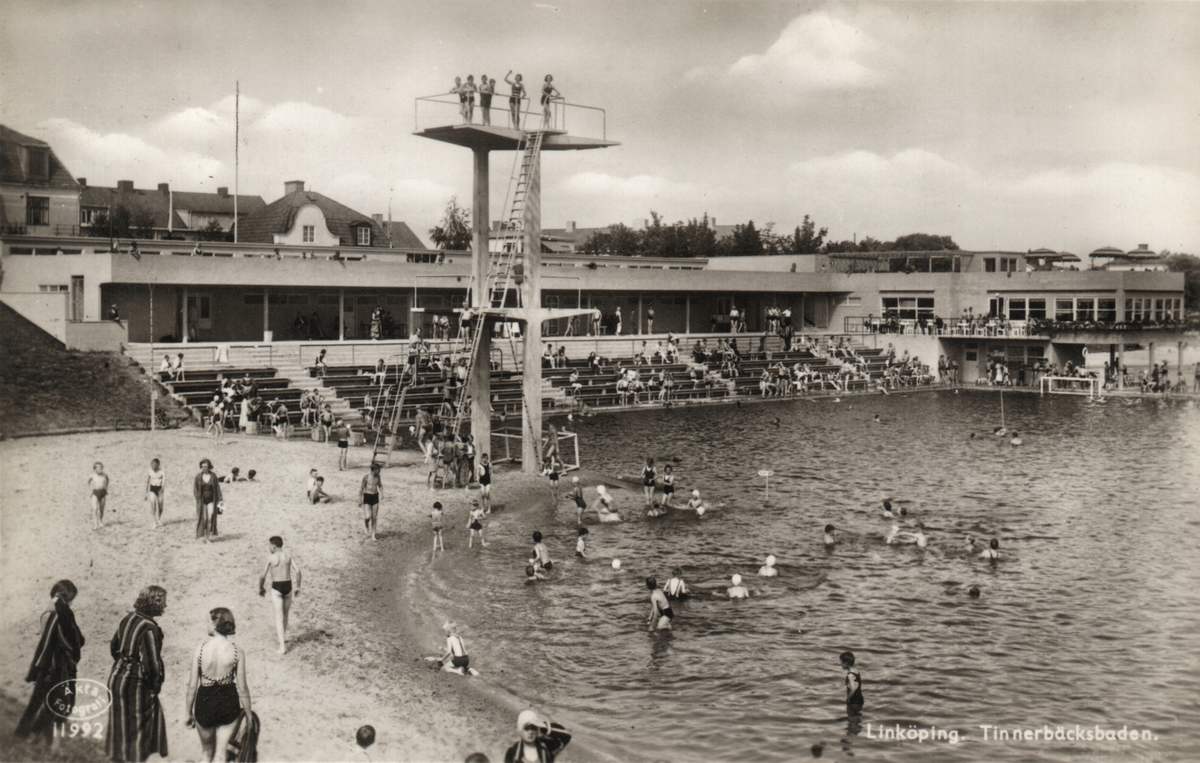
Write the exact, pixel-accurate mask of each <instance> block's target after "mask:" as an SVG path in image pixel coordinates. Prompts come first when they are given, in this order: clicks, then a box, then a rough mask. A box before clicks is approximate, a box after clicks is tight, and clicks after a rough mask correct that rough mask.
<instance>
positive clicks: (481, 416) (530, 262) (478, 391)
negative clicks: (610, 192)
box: [413, 94, 620, 473]
mask: <svg viewBox="0 0 1200 763" xmlns="http://www.w3.org/2000/svg"><path fill="white" fill-rule="evenodd" d="M493 103H494V104H495V106H493V107H492V108H491V110H490V115H489V116H490V121H491V122H495V123H496V124H483V119H484V114H483V110H482V108H480V107H475V108H474V109H473V113H468V114H462V113H461V111H460V110H461V108H462V104H461V103H460V101H459V99H458V96H457V95H445V94H443V95H435V96H426V97H422V98H417V99H416V103H415V105H414V116H415V124H414V130H413V134H414V135H416V136H418V137H422V138H429V139H431V140H438V141H441V142H443V143H450V144H452V145H455V146H461V147H463V148H469V149H470V150H471V152H472V154H473V156H474V169H475V174H474V185H473V189H472V194H471V199H472V204H471V226H472V247H471V288H470V313H471V317H472V340H471V345H470V356H469V360H468V369H469V373H468V381H467V386H466V390H465V395H463V396H462V397H460V401H459V404H458V405H457V407H456V411H457V413H456V417H455V421H454V424H453V432H454V433H455V434H457V433H458V432H459V431H460V427H461V425H462V423H463V416H464V414H463V411H464V410H465V405H464V403H465V402H466V398H467V397H469V398H470V400H471V401H472V404H471V406H470V410H471V431H472V433H473V434H474V437H475V447H476V451H477V452H478V453H488V454H490V453H491V439H492V436H491V433H492V422H491V397H492V396H491V374H490V367H489V359H490V354H491V340H492V333H493V327H494V326H495V324H496V323H497V322H501V321H503V322H508V321H518V322H520V323H522V324H523V329H522V336H523V340H524V352H523V357H522V363H521V367H522V373H523V377H522V378H523V383H522V394H521V400H522V405H521V409H522V416H521V418H522V426H521V469H522V471H524V472H527V473H536V472H538V471H540V470H541V465H542V363H541V351H542V350H541V345H542V323H543V321H548V320H554V319H556V318H568V317H574V316H577V315H586V314H589V313H591V312H592V311H591V309H583V308H581V307H580V308H575V309H549V308H545V307H542V286H541V269H542V248H541V240H542V205H541V190H542V189H541V177H542V170H541V152H542V151H583V150H587V149H595V148H608V147H609V146H616V145H620V144H619V143H617V142H615V141H610V140H608V136H607V132H608V127H607V118H606V115H605V112H604V110H603V109H600V108H596V107H594V106H582V105H579V104H570V103H566V102H564V101H561V100H558V99H555V100H552V101H551V103H550V104H549V109H547V110H546V111H545V112H543V111H541V110H531V104H530V101H529V99H528V98H522V99H521V100H520V103H519V104H518V106H517V107H516V108H515V109H511V110H510V108H509V103H510V102H509V97H508V96H507V95H500V94H496V95H495V96H493ZM568 123H569V124H570V128H571V129H570V130H568V129H567V128H568ZM492 151H513V152H515V156H514V162H513V171H512V175H511V177H510V178H509V185H508V193H507V195H506V198H505V202H504V204H505V214H506V218H505V223H504V224H505V228H504V231H505V234H506V236H505V239H504V241H503V242H502V244H501V245H500V247H499V251H496V252H492V251H490V247H489V239H488V233H489V228H490V223H489V221H490V220H491V213H490V210H489V198H490V191H491V188H490V180H489V175H490V171H489V155H490V153H491V152H492ZM464 315H466V314H465V313H464Z"/></svg>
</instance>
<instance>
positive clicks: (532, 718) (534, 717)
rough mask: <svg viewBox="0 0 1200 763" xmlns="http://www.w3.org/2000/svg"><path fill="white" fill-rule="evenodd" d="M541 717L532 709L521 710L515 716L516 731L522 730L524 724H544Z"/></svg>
mask: <svg viewBox="0 0 1200 763" xmlns="http://www.w3.org/2000/svg"><path fill="white" fill-rule="evenodd" d="M544 725H545V724H544V723H543V722H542V719H541V718H539V717H538V714H537V713H535V712H534V711H532V710H522V711H521V714H520V715H518V716H517V731H524V730H525V727H526V726H544Z"/></svg>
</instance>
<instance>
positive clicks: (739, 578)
mask: <svg viewBox="0 0 1200 763" xmlns="http://www.w3.org/2000/svg"><path fill="white" fill-rule="evenodd" d="M730 580H731V581H732V582H733V584H734V585H741V584H742V576H741V575H734V576H733V577H732V578H730Z"/></svg>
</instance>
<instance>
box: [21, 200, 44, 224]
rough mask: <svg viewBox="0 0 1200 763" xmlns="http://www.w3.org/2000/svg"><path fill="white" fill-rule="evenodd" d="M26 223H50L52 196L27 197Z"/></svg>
mask: <svg viewBox="0 0 1200 763" xmlns="http://www.w3.org/2000/svg"><path fill="white" fill-rule="evenodd" d="M25 224H26V225H49V224H50V198H49V197H48V196H29V197H27V198H26V199H25Z"/></svg>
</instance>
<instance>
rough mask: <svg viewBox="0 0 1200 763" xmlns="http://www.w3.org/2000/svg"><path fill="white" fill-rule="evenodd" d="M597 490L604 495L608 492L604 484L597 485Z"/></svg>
mask: <svg viewBox="0 0 1200 763" xmlns="http://www.w3.org/2000/svg"><path fill="white" fill-rule="evenodd" d="M596 492H597V493H599V494H600V495H604V494H605V493H607V492H608V488H606V487H604V486H603V485H597V486H596Z"/></svg>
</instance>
